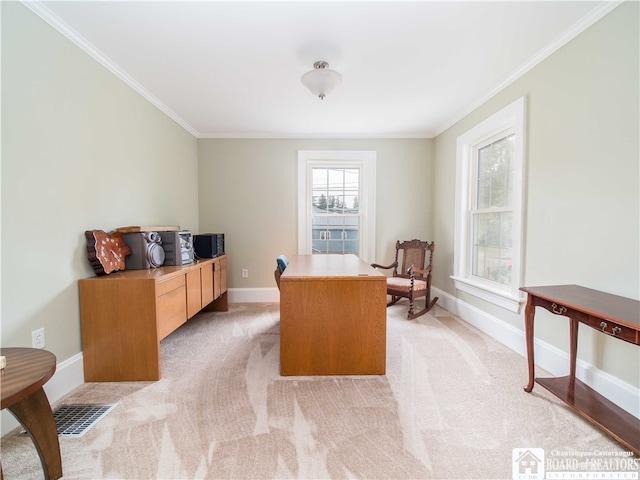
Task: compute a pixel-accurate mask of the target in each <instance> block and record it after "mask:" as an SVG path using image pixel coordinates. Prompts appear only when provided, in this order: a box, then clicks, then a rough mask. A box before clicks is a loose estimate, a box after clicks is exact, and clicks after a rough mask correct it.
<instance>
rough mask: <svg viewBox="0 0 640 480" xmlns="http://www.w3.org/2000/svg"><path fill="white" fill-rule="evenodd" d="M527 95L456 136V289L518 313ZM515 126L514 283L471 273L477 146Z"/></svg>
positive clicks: (521, 297) (521, 270)
mask: <svg viewBox="0 0 640 480" xmlns="http://www.w3.org/2000/svg"><path fill="white" fill-rule="evenodd" d="M525 118H526V97H520V98H518V99H517V100H515V101H514V102H512V103H511V104H509V105H507V106H506V107H505V108H503V109H502V110H500V111H499V112H497V113H495V114H493V115H492V116H490V117H489V118H487V119H486V120H484V121H482V122H480V123H479V124H478V125H476V126H475V127H473V128H472V129H471V130H469V131H467V132H466V133H464V134H462V135H460V136H459V137H458V139H457V154H456V219H455V236H454V252H455V255H454V262H453V263H454V264H453V272H454V274H453V275H452V276H451V277H450V278H451V279H452V280H453V281H454V284H455V287H456V289H458V290H460V291H462V292H466V293H469V294H471V295H474V296H476V297H479V298H481V299H483V300H485V301H487V302H490V303H493V304H495V305H498V306H500V307H502V308H505V309H507V310H510V311H512V312H516V313H518V312H519V311H520V305H521V304H522V303H523V302H524V294H523V293H522V292H521V291H520V290H519V288H520V286H521V284H522V278H523V272H524V268H523V261H524V248H523V247H524V245H523V242H524V236H523V217H524V190H525V188H524V187H525V185H524V170H525V169H524V166H525V145H526V122H525ZM510 128H513V129H514V132H515V138H514V182H515V185H514V192H513V259H514V261H513V265H512V272H511V275H512V277H511V285H504V286H503V285H500V284H499V283H496V282H490V281H483V280H482V279H480V278H479V277H475V276H473V275H471V225H470V221H471V205H472V197H471V195H472V191H474V190H475V187H474V186H473V185H471V181H472V179H474V176H473V168H474V165H473V151H474V147H475V146H477V145H478V144H479V143H481V142H483V141H484V140H486V139H488V138H490V137H492V136H494V135H496V134H499V133H501V132H504V131H506V130H508V129H510Z"/></svg>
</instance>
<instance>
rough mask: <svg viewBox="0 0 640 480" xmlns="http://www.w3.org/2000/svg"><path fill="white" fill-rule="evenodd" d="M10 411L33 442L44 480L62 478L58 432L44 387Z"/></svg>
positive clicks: (14, 405) (10, 408)
mask: <svg viewBox="0 0 640 480" xmlns="http://www.w3.org/2000/svg"><path fill="white" fill-rule="evenodd" d="M8 409H9V411H10V412H11V413H12V414H13V415H14V416H15V417H16V419H17V420H18V421H19V422H20V424H21V425H22V426H23V427H24V428H25V430H26V431H27V432H28V433H29V436H30V437H31V439H32V440H33V443H34V444H35V446H36V450H37V451H38V455H39V456H40V463H42V468H43V469H44V478H46V479H47V480H57V479H58V478H60V477H62V459H61V457H60V442H59V440H58V431H57V428H56V422H55V420H54V418H53V413H52V412H51V406H50V405H49V400H48V399H47V395H46V394H45V393H44V390H43V389H42V387H41V388H39V389H38V390H36V391H35V392H33V393H32V394H31V395H29V396H28V397H25V398H24V399H23V400H21V401H19V402H17V403H15V404H13V405H11V406H10V407H8Z"/></svg>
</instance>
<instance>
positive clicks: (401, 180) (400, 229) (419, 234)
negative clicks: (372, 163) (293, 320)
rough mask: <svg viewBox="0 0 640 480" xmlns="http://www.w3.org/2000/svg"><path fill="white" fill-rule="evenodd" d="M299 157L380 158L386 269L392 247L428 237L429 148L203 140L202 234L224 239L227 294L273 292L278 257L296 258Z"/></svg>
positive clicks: (421, 142)
mask: <svg viewBox="0 0 640 480" xmlns="http://www.w3.org/2000/svg"><path fill="white" fill-rule="evenodd" d="M298 150H375V151H376V152H377V159H376V179H377V181H376V184H377V185H376V192H377V195H376V255H375V256H376V260H379V261H380V262H382V263H384V262H386V261H388V263H391V262H392V261H393V251H394V245H395V242H396V240H405V239H412V238H423V239H431V237H432V236H433V226H432V221H431V219H432V205H431V201H430V198H431V195H432V193H431V189H432V186H431V181H432V179H433V175H432V168H433V162H432V140H427V139H387V140H382V139H362V140H320V139H315V140H235V139H234V140H230V139H221V140H218V139H207V140H204V139H201V140H199V142H198V151H199V154H198V157H199V164H200V166H199V176H198V190H199V192H200V208H199V211H200V229H201V232H203V233H204V232H210V233H224V234H225V240H226V251H227V253H228V259H229V285H230V287H232V288H260V287H275V281H274V279H273V270H274V269H275V258H276V256H277V255H278V254H280V253H284V254H286V255H295V254H296V253H297V251H298V250H297V249H298V246H297V238H298V230H297V228H298V226H297V215H298V213H297V212H298V210H297V209H298V206H297V189H298V177H297V168H298V167H297V165H298V163H297V162H298V156H297V155H298ZM242 268H247V269H249V278H247V279H243V278H241V277H240V270H241V269H242Z"/></svg>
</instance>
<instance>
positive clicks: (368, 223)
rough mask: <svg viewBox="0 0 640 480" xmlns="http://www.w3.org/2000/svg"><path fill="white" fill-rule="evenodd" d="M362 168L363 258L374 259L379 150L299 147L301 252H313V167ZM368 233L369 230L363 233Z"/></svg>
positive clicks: (361, 252)
mask: <svg viewBox="0 0 640 480" xmlns="http://www.w3.org/2000/svg"><path fill="white" fill-rule="evenodd" d="M326 166H330V167H338V168H349V167H357V168H359V169H360V177H361V178H360V180H361V181H360V195H359V197H360V198H359V199H358V200H359V202H360V203H359V207H360V212H361V213H360V215H361V219H362V223H361V227H360V228H361V229H362V230H361V234H360V255H359V256H360V258H361V259H362V260H364V261H365V262H367V263H371V262H373V261H374V260H373V259H372V257H373V256H374V255H375V251H376V249H375V246H376V243H375V242H376V235H375V234H376V211H375V198H376V152H375V150H298V255H310V254H311V242H312V239H311V234H310V233H308V232H310V229H311V223H312V222H311V195H310V194H309V189H310V188H311V183H312V181H311V169H312V168H313V167H326ZM362 232H366V233H362Z"/></svg>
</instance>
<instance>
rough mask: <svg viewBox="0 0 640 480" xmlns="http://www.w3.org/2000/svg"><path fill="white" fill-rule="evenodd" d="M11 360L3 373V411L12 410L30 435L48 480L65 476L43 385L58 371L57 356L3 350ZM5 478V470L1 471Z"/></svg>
mask: <svg viewBox="0 0 640 480" xmlns="http://www.w3.org/2000/svg"><path fill="white" fill-rule="evenodd" d="M0 355H3V356H5V357H7V366H6V368H4V369H3V370H2V373H1V378H2V409H3V410H4V409H5V408H8V409H9V411H10V412H11V413H12V414H13V416H14V417H16V419H17V420H18V421H19V422H20V424H21V425H22V426H23V427H24V429H25V430H26V431H27V432H28V433H29V436H30V437H31V439H32V440H33V443H34V444H35V446H36V450H37V451H38V455H39V456H40V463H41V464H42V469H43V470H44V477H45V478H46V479H47V480H50V479H51V480H55V479H58V478H60V477H62V459H61V457H60V442H59V440H58V431H57V428H56V422H55V420H54V418H53V412H52V411H51V405H49V400H48V399H47V395H46V394H45V393H44V390H43V389H42V386H43V385H44V384H45V383H47V381H48V380H49V379H50V378H51V377H52V376H53V374H54V372H55V371H56V357H55V355H54V354H53V353H51V352H48V351H46V350H39V349H37V348H2V349H0ZM0 477H1V470H0Z"/></svg>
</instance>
